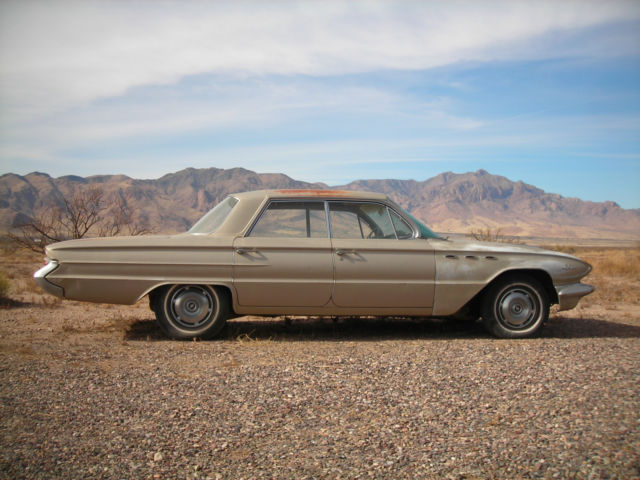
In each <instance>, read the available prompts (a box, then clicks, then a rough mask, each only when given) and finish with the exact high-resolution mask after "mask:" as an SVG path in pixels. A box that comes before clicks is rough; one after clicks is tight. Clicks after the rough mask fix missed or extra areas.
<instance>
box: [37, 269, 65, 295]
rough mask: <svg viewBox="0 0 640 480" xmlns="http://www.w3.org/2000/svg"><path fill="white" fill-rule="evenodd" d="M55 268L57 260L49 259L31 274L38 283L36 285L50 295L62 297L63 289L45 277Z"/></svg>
mask: <svg viewBox="0 0 640 480" xmlns="http://www.w3.org/2000/svg"><path fill="white" fill-rule="evenodd" d="M56 268H58V262H56V261H55V260H52V261H50V262H49V263H47V264H46V265H45V266H44V267H42V268H41V269H40V270H38V271H37V272H36V273H34V274H33V278H34V280H35V281H36V283H37V284H38V286H39V287H40V288H41V289H43V290H44V291H45V292H47V293H50V294H51V295H55V296H56V297H61V298H63V297H64V290H63V289H62V287H59V286H58V285H54V284H53V283H51V282H50V281H48V280H47V279H46V276H47V275H49V274H50V273H51V272H53V271H54V270H55V269H56Z"/></svg>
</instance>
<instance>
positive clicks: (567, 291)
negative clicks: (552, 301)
mask: <svg viewBox="0 0 640 480" xmlns="http://www.w3.org/2000/svg"><path fill="white" fill-rule="evenodd" d="M555 288H556V292H557V293H558V304H559V306H560V308H559V310H571V309H572V308H574V307H575V306H576V305H577V304H578V302H579V301H580V299H581V298H582V297H584V296H585V295H589V294H590V293H591V292H593V291H594V290H595V287H594V286H593V285H587V284H586V283H572V284H571V285H560V286H557V287H555Z"/></svg>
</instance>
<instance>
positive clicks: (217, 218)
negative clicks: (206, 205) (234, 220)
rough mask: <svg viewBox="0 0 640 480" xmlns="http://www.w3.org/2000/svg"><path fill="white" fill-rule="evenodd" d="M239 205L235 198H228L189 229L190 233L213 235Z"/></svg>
mask: <svg viewBox="0 0 640 480" xmlns="http://www.w3.org/2000/svg"><path fill="white" fill-rule="evenodd" d="M237 203H238V199H237V198H234V197H227V198H225V199H224V200H223V201H221V202H220V203H219V204H218V205H216V206H215V207H213V208H212V209H211V210H209V212H208V213H207V214H206V215H205V216H204V217H202V218H201V219H200V220H198V221H197V222H196V224H195V225H194V226H193V227H191V228H190V229H189V233H213V232H215V231H216V230H217V229H218V228H220V225H222V223H223V222H224V221H225V220H226V218H227V217H228V216H229V214H230V213H231V210H233V207H235V206H236V204H237Z"/></svg>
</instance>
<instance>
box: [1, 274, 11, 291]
mask: <svg viewBox="0 0 640 480" xmlns="http://www.w3.org/2000/svg"><path fill="white" fill-rule="evenodd" d="M10 287H11V284H10V282H9V278H7V274H6V273H5V272H3V271H0V298H7V295H8V293H9V288H10Z"/></svg>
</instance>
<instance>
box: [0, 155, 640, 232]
mask: <svg viewBox="0 0 640 480" xmlns="http://www.w3.org/2000/svg"><path fill="white" fill-rule="evenodd" d="M90 186H99V187H100V188H102V189H103V190H104V191H105V193H107V194H117V195H120V196H122V197H123V198H124V199H125V200H126V201H127V203H128V204H129V205H130V206H131V207H132V208H133V209H134V210H135V212H136V215H137V216H138V219H140V220H143V221H145V222H148V224H149V225H150V226H152V227H153V228H154V229H155V230H156V231H162V232H178V231H184V230H185V229H187V228H188V227H189V226H190V225H191V224H193V222H194V221H195V220H197V219H198V218H199V217H200V216H201V215H202V214H203V213H204V212H206V211H207V210H208V209H209V208H211V207H212V206H213V205H215V204H216V203H217V202H218V201H220V200H221V199H222V198H223V197H224V196H225V195H227V194H228V193H232V192H240V191H246V190H259V189H266V188H327V185H325V184H318V183H316V184H311V183H307V182H301V181H297V180H294V179H292V178H290V177H287V176H286V175H282V174H257V173H255V172H252V171H249V170H245V169H242V168H234V169H229V170H223V169H218V168H207V169H193V168H188V169H186V170H181V171H179V172H176V173H172V174H168V175H165V176H163V177H161V178H159V179H156V180H136V179H132V178H129V177H126V176H123V175H102V176H92V177H87V178H82V177H75V176H66V177H59V178H52V177H50V176H49V175H46V174H44V173H31V174H29V175H25V176H20V175H15V174H6V175H3V176H1V177H0V230H2V231H6V230H8V229H10V228H12V226H16V225H18V224H20V222H22V221H24V219H25V218H28V217H29V216H30V215H33V214H34V212H37V211H40V210H41V209H45V208H47V207H50V206H51V205H55V204H60V202H61V200H62V198H63V196H68V195H70V193H71V192H73V191H74V190H78V189H82V188H87V187H90ZM338 188H344V189H352V190H368V191H376V192H383V193H386V194H388V195H389V196H390V197H391V198H393V199H394V200H395V201H396V202H398V203H399V204H400V205H401V206H403V207H405V208H406V209H407V210H409V211H410V212H411V213H413V214H414V215H415V216H416V217H418V218H420V219H422V220H424V221H425V223H427V224H428V225H429V226H431V227H432V228H433V229H435V230H436V231H440V232H461V233H466V232H469V231H470V230H471V229H476V228H484V227H490V228H493V229H498V228H499V229H501V231H502V233H504V234H512V235H533V236H538V237H545V236H546V237H567V238H570V237H579V238H611V239H640V210H639V209H635V210H625V209H622V208H620V207H619V206H618V205H617V204H615V203H613V202H604V203H594V202H585V201H582V200H579V199H576V198H565V197H562V196H560V195H557V194H551V193H546V192H544V191H543V190H540V189H539V188H536V187H534V186H532V185H527V184H525V183H523V182H513V181H511V180H509V179H507V178H505V177H501V176H498V175H491V174H489V173H488V172H486V171H484V170H479V171H477V172H472V173H464V174H454V173H450V172H448V173H443V174H441V175H438V176H437V177H434V178H431V179H429V180H425V181H423V182H418V181H415V180H358V181H355V182H352V183H349V184H348V185H342V186H339V187H338Z"/></svg>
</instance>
